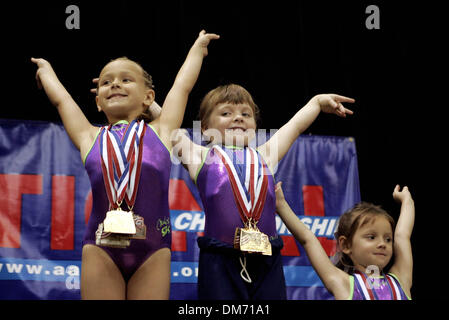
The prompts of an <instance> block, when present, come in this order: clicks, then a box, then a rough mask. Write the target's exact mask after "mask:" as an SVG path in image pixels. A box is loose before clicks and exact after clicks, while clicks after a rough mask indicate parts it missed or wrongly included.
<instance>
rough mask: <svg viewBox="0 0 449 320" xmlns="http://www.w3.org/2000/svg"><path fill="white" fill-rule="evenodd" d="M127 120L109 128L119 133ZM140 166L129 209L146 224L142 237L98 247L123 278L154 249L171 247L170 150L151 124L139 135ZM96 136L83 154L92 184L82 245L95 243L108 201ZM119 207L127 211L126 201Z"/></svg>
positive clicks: (126, 277)
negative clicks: (124, 244)
mask: <svg viewBox="0 0 449 320" xmlns="http://www.w3.org/2000/svg"><path fill="white" fill-rule="evenodd" d="M127 126H128V123H127V122H126V121H120V122H118V123H117V124H115V125H114V126H113V127H112V130H113V131H115V132H116V133H118V134H119V135H120V136H122V135H123V134H124V132H125V130H126V127H127ZM143 139H144V140H143V154H142V169H141V177H140V183H139V188H138V190H137V196H136V202H135V205H134V209H133V212H134V213H135V214H137V215H140V216H141V217H143V218H144V223H145V225H146V227H147V232H146V239H144V240H131V244H130V246H129V247H127V248H125V249H121V248H110V247H103V246H102V247H100V248H102V249H103V250H104V251H106V252H107V253H108V254H109V256H110V257H111V258H112V260H113V261H114V263H115V264H116V265H117V266H118V267H119V269H120V271H121V272H122V275H123V277H124V279H125V280H129V278H130V277H131V276H132V275H133V274H134V272H135V271H136V270H137V269H138V268H139V267H140V265H141V264H142V263H143V262H145V261H146V260H147V259H148V258H149V257H150V256H151V255H152V254H153V253H154V252H155V251H156V250H159V249H161V248H170V247H171V232H170V213H169V204H168V186H169V179H170V168H171V160H170V152H169V151H168V149H167V148H166V147H165V145H164V144H163V143H162V141H161V140H160V138H159V137H158V135H157V133H156V132H155V131H154V129H153V128H152V127H151V126H148V127H147V130H146V133H145V136H144V138H143ZM98 140H99V136H97V138H96V140H95V143H94V144H93V146H92V149H91V150H90V152H89V153H88V155H87V156H86V160H85V167H86V171H87V173H88V175H89V179H90V183H91V187H92V199H93V203H92V212H91V215H90V219H89V223H88V225H87V228H86V231H85V234H84V240H83V245H85V244H93V245H95V232H96V230H97V228H98V225H99V224H100V223H102V222H103V220H104V219H105V216H106V212H107V211H108V210H109V201H108V197H107V194H106V190H105V185H104V181H103V173H102V169H101V160H100V157H101V155H100V146H99V142H98ZM122 209H123V210H128V208H127V207H126V203H124V204H122Z"/></svg>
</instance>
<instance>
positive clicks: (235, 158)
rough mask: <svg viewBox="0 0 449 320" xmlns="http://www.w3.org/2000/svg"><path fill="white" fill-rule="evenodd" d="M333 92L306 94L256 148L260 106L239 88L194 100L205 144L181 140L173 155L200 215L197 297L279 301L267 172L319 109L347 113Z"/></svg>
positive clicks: (281, 290) (282, 291)
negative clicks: (193, 188) (191, 184)
mask: <svg viewBox="0 0 449 320" xmlns="http://www.w3.org/2000/svg"><path fill="white" fill-rule="evenodd" d="M342 102H350V103H351V102H354V100H353V99H351V98H346V97H343V96H339V95H334V94H323V95H317V96H315V97H313V98H312V99H311V100H310V101H309V102H308V103H307V104H306V105H305V106H304V107H303V108H301V109H300V110H299V111H298V112H297V113H296V114H295V116H294V117H293V118H292V119H291V120H290V121H288V122H287V123H286V124H285V125H284V126H283V127H282V128H281V129H279V130H278V131H277V132H276V134H275V135H274V136H273V137H272V138H271V139H270V140H268V141H267V142H266V143H264V144H263V145H261V146H259V147H257V148H256V149H254V148H252V147H250V146H249V144H250V142H251V140H252V139H253V138H254V137H255V130H256V128H257V118H258V114H259V109H258V107H257V105H256V104H255V103H254V101H253V98H252V97H251V95H250V94H249V92H248V91H247V90H245V89H244V88H243V87H241V86H239V85H236V84H230V85H224V86H220V87H217V88H215V89H213V90H212V91H210V92H209V93H207V94H206V96H205V97H204V98H203V100H202V102H201V105H200V112H199V115H200V120H201V130H202V134H203V136H204V137H205V138H206V139H207V140H208V141H209V142H210V145H209V146H210V147H203V146H200V145H197V144H194V143H193V142H192V141H191V140H190V139H189V138H187V137H185V136H184V137H182V138H181V139H180V141H179V142H178V143H179V148H178V149H177V150H178V152H175V153H176V154H177V155H178V156H179V157H180V158H181V161H182V163H183V164H184V166H185V167H186V168H187V170H188V172H189V174H190V177H191V178H192V179H193V181H195V183H196V185H197V187H198V190H199V193H200V196H201V199H202V203H203V206H204V211H205V215H206V221H205V228H204V237H200V238H198V245H199V247H200V257H199V270H198V298H199V299H244V300H248V299H251V300H253V299H259V300H260V299H286V288H285V280H284V273H283V267H282V261H281V254H280V250H281V248H282V246H283V243H282V239H281V238H280V237H279V236H278V235H277V233H276V223H275V214H274V212H275V194H274V177H273V174H272V172H274V170H275V167H276V166H277V164H278V162H279V161H280V160H281V159H282V157H283V156H284V155H285V153H286V152H287V151H288V149H289V148H290V146H291V145H292V144H293V142H294V141H295V140H296V138H297V137H298V136H299V135H300V134H301V132H303V131H304V130H305V129H306V128H307V127H309V126H310V124H311V123H312V122H313V121H314V120H315V118H316V117H317V116H318V115H319V113H320V112H321V111H323V112H327V113H334V114H337V115H338V116H341V117H345V116H346V115H347V114H352V111H351V110H348V109H346V108H345V107H344V106H343V105H342Z"/></svg>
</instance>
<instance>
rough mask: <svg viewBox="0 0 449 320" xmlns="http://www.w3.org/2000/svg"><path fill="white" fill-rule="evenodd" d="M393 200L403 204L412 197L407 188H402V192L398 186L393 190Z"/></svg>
mask: <svg viewBox="0 0 449 320" xmlns="http://www.w3.org/2000/svg"><path fill="white" fill-rule="evenodd" d="M393 199H394V200H396V201H397V202H399V203H402V202H403V201H404V200H406V199H412V195H411V193H410V191H409V190H408V187H407V186H405V187H404V188H402V191H400V186H399V185H398V184H397V185H396V187H395V188H394V190H393Z"/></svg>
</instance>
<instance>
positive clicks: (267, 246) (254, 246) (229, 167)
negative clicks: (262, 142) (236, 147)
mask: <svg viewBox="0 0 449 320" xmlns="http://www.w3.org/2000/svg"><path fill="white" fill-rule="evenodd" d="M213 148H214V150H215V151H216V152H215V154H217V156H218V157H219V158H220V160H221V161H222V163H223V164H224V166H225V168H226V171H227V172H228V176H229V181H230V183H231V187H232V192H233V195H234V199H235V202H236V205H237V208H238V210H239V214H240V218H241V219H242V222H243V224H244V226H245V227H244V228H239V227H237V228H236V230H235V235H234V248H236V249H239V250H240V251H244V252H248V253H261V254H264V255H271V243H270V241H269V238H268V236H267V235H266V234H264V233H263V232H261V231H260V230H259V229H258V228H257V223H258V222H259V219H260V216H261V214H262V211H263V208H264V205H265V199H266V196H267V190H268V177H267V174H266V168H265V166H264V165H263V164H262V165H259V161H258V156H257V152H256V150H254V149H253V148H250V147H248V148H245V149H244V152H245V154H244V157H245V161H244V163H243V165H244V170H243V171H244V172H245V179H244V183H243V184H242V182H241V181H240V178H239V175H238V173H237V170H236V167H235V165H234V163H233V161H232V160H231V159H230V158H229V156H228V154H227V153H226V152H225V151H224V150H223V149H222V147H221V146H219V145H214V146H213ZM247 194H249V199H248V196H247Z"/></svg>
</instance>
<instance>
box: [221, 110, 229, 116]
mask: <svg viewBox="0 0 449 320" xmlns="http://www.w3.org/2000/svg"><path fill="white" fill-rule="evenodd" d="M221 115H222V116H228V115H230V112H228V111H225V112H222V113H221Z"/></svg>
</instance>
